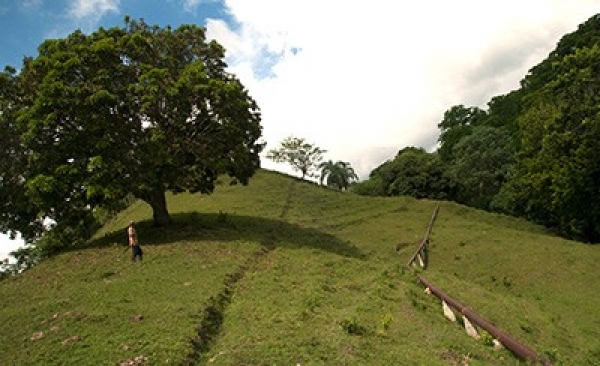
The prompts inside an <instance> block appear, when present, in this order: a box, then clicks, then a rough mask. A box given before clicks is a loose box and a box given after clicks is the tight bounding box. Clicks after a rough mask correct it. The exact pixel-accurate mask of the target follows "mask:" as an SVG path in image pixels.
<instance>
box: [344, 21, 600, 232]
mask: <svg viewBox="0 0 600 366" xmlns="http://www.w3.org/2000/svg"><path fill="white" fill-rule="evenodd" d="M438 127H439V129H440V136H439V149H438V150H437V151H436V152H433V153H428V152H426V151H425V150H424V149H419V148H414V147H409V148H405V149H402V150H400V151H399V152H398V154H397V155H396V157H395V158H394V159H392V160H389V161H387V162H385V163H383V164H382V165H380V166H379V167H377V168H376V169H374V170H373V171H372V172H371V174H370V176H369V179H368V180H366V181H364V182H361V183H360V184H358V185H357V186H356V187H355V188H354V191H355V192H357V193H359V194H371V195H387V196H394V195H411V196H415V197H419V198H425V197H427V198H435V199H448V200H455V201H457V202H460V203H463V204H466V205H469V206H473V207H477V208H480V209H484V210H489V211H498V212H504V213H507V214H511V215H514V216H518V217H524V218H527V219H529V220H532V221H535V222H537V223H540V224H543V225H545V226H547V227H549V228H551V229H553V230H555V231H556V232H557V233H558V234H560V235H563V236H565V237H568V238H573V239H578V240H582V241H587V242H594V243H597V242H600V205H598V203H599V202H600V15H595V16H593V17H591V18H590V19H589V20H587V21H586V22H585V23H583V24H581V25H580V26H579V28H578V29H577V31H575V32H573V33H570V34H567V35H565V36H564V37H563V38H562V39H561V40H560V41H559V43H558V45H557V47H556V49H555V50H554V51H552V52H551V53H550V54H549V56H548V57H547V58H546V59H545V60H544V61H542V62H541V63H540V64H538V65H537V66H535V67H533V68H532V69H531V70H530V71H529V73H528V74H527V75H526V76H525V78H524V79H523V80H522V81H521V86H520V88H519V89H517V90H514V91H512V92H510V93H508V94H506V95H500V96H496V97H494V98H492V99H491V100H490V101H489V102H488V105H487V110H483V109H481V108H478V107H467V106H464V105H456V106H453V107H451V108H450V109H448V110H447V111H446V112H445V113H444V116H443V119H442V120H441V122H440V123H439V124H438Z"/></svg>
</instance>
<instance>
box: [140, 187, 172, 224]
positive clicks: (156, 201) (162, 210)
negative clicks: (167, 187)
mask: <svg viewBox="0 0 600 366" xmlns="http://www.w3.org/2000/svg"><path fill="white" fill-rule="evenodd" d="M145 201H146V202H147V203H148V204H149V205H150V207H152V218H153V219H154V225H156V226H165V225H168V224H170V223H171V215H169V211H168V210H167V198H166V196H165V191H159V190H156V191H154V192H151V193H150V194H149V195H148V196H147V197H146V198H145Z"/></svg>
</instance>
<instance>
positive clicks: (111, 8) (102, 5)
mask: <svg viewBox="0 0 600 366" xmlns="http://www.w3.org/2000/svg"><path fill="white" fill-rule="evenodd" d="M119 3H120V0H71V2H70V6H69V15H70V16H72V17H74V18H76V19H85V18H94V19H100V18H101V17H102V16H103V15H104V14H106V13H109V12H114V13H118V12H119Z"/></svg>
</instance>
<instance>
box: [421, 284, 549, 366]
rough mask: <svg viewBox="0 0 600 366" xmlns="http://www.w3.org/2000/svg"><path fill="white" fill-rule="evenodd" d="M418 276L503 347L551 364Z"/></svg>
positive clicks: (530, 359) (535, 360)
mask: <svg viewBox="0 0 600 366" xmlns="http://www.w3.org/2000/svg"><path fill="white" fill-rule="evenodd" d="M418 278H419V281H420V282H421V284H423V286H425V287H426V288H427V289H429V291H430V292H431V293H432V294H434V295H436V296H437V297H438V298H440V300H442V301H443V302H444V303H446V304H448V305H449V306H450V307H451V308H453V309H454V310H456V311H457V312H459V313H460V314H461V315H463V316H464V317H466V318H467V319H468V320H469V321H470V322H472V323H473V324H475V325H477V326H478V327H481V328H483V329H485V330H486V331H487V332H488V333H489V334H490V335H492V336H493V337H494V338H496V339H497V340H498V341H499V342H500V343H502V345H503V346H504V347H506V348H508V349H509V350H510V351H512V352H513V353H514V354H515V355H517V356H519V357H521V358H523V359H525V360H527V361H530V362H533V363H536V364H542V365H551V363H550V362H549V361H548V360H546V359H543V358H542V357H540V356H539V355H538V354H537V353H536V352H535V351H533V350H532V349H530V348H528V347H527V346H525V345H523V344H521V343H519V342H518V341H517V340H516V339H514V338H512V337H511V336H509V335H508V334H506V333H504V332H503V331H502V330H500V329H499V328H497V327H496V326H495V325H493V324H492V323H490V322H488V321H487V320H485V319H484V318H482V317H480V316H479V315H477V313H475V312H474V311H473V310H471V309H469V308H468V307H466V306H464V305H462V304H461V303H459V302H458V301H456V300H454V299H453V298H451V297H450V296H448V295H447V294H445V293H444V292H442V291H441V290H440V289H438V288H436V287H435V286H434V285H433V284H432V283H431V282H429V281H428V280H426V279H425V278H423V277H421V276H418Z"/></svg>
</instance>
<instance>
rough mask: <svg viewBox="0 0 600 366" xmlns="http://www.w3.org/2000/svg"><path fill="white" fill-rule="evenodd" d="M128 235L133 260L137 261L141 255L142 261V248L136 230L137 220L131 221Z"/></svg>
mask: <svg viewBox="0 0 600 366" xmlns="http://www.w3.org/2000/svg"><path fill="white" fill-rule="evenodd" d="M127 236H128V237H129V246H130V247H131V261H132V262H135V261H136V259H137V258H138V257H139V259H140V262H141V261H142V255H143V253H142V248H141V247H140V244H139V243H138V236H137V231H136V230H135V222H134V221H130V222H129V227H128V228H127Z"/></svg>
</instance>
